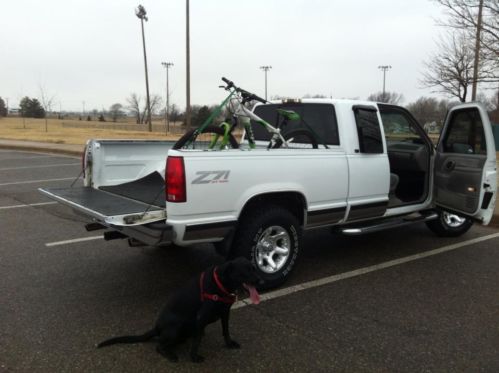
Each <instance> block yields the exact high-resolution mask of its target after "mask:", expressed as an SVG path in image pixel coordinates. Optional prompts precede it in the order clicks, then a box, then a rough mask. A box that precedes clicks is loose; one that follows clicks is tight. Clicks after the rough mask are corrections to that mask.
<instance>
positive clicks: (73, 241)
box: [45, 235, 104, 247]
mask: <svg viewBox="0 0 499 373" xmlns="http://www.w3.org/2000/svg"><path fill="white" fill-rule="evenodd" d="M102 239H104V236H103V235H100V236H92V237H83V238H75V239H73V240H66V241H58V242H49V243H46V244H45V246H47V247H53V246H60V245H67V244H71V243H78V242H85V241H93V240H102Z"/></svg>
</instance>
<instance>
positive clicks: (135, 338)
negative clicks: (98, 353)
mask: <svg viewBox="0 0 499 373" xmlns="http://www.w3.org/2000/svg"><path fill="white" fill-rule="evenodd" d="M158 335H159V332H158V330H157V329H156V328H154V329H151V330H149V331H148V332H145V333H144V334H141V335H124V336H122V337H114V338H110V339H106V340H105V341H103V342H101V343H99V344H98V345H97V348H101V347H105V346H110V345H114V344H116V343H139V342H145V341H148V340H150V339H152V338H154V337H156V336H158Z"/></svg>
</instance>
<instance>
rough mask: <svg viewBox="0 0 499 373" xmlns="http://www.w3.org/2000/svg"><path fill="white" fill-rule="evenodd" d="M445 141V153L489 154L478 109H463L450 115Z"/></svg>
mask: <svg viewBox="0 0 499 373" xmlns="http://www.w3.org/2000/svg"><path fill="white" fill-rule="evenodd" d="M450 115H451V116H450V118H449V124H448V130H447V132H446V134H445V138H444V141H443V151H444V152H445V153H462V154H487V145H486V143H485V133H484V131H483V123H482V118H481V117H480V112H479V111H478V109H477V108H471V109H461V110H456V111H453V112H452V113H451V114H450Z"/></svg>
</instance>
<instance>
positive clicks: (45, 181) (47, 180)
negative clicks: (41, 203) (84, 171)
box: [0, 177, 75, 186]
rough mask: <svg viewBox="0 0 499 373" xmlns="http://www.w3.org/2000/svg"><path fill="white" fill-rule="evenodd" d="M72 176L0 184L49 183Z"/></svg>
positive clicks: (68, 178) (69, 178) (72, 178)
mask: <svg viewBox="0 0 499 373" xmlns="http://www.w3.org/2000/svg"><path fill="white" fill-rule="evenodd" d="M74 179H75V178H74V177H66V178H63V179H46V180H28V181H16V182H14V183H3V184H0V186H5V185H18V184H36V183H49V182H51V181H64V180H74Z"/></svg>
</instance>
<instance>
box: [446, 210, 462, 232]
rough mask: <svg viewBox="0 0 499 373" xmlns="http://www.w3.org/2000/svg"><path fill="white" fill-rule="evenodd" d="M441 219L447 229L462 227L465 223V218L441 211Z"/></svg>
mask: <svg viewBox="0 0 499 373" xmlns="http://www.w3.org/2000/svg"><path fill="white" fill-rule="evenodd" d="M442 218H443V220H444V222H445V224H447V225H448V226H449V227H451V228H457V227H460V226H461V225H463V224H464V223H465V222H466V218H463V217H461V216H459V215H455V214H451V213H449V212H446V211H442Z"/></svg>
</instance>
